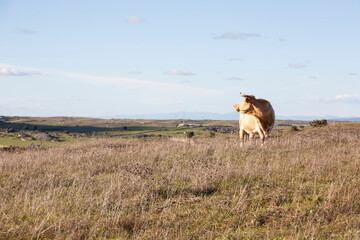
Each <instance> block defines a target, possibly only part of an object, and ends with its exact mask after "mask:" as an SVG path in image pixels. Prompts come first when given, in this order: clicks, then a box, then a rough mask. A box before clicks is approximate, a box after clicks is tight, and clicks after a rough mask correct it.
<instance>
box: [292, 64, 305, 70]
mask: <svg viewBox="0 0 360 240" xmlns="http://www.w3.org/2000/svg"><path fill="white" fill-rule="evenodd" d="M305 67H306V65H305V64H302V63H289V68H292V69H299V68H305Z"/></svg>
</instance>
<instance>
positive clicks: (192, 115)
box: [104, 112, 360, 122]
mask: <svg viewBox="0 0 360 240" xmlns="http://www.w3.org/2000/svg"><path fill="white" fill-rule="evenodd" d="M104 118H115V119H116V118H120V119H158V120H166V119H192V120H204V119H211V120H238V119H239V113H237V112H232V113H223V114H222V113H211V112H172V113H155V114H137V115H126V114H123V115H116V116H111V117H104ZM276 119H277V120H302V121H312V120H316V119H326V120H329V121H350V122H360V117H349V118H343V117H337V116H325V117H320V116H281V115H277V116H276Z"/></svg>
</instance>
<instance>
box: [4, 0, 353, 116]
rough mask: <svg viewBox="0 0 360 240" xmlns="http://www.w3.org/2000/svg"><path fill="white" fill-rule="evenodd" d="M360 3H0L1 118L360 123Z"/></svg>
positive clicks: (8, 0)
mask: <svg viewBox="0 0 360 240" xmlns="http://www.w3.org/2000/svg"><path fill="white" fill-rule="evenodd" d="M359 13H360V1H355V0H354V1H347V0H345V1H340V0H339V1H330V0H327V1H306V0H305V1H239V0H237V1H235V0H233V1H230V0H223V1H209V0H208V1H188V0H185V1H145V0H143V1H136V0H134V1H110V0H104V1H89V0H88V1H82V0H77V1H67V0H66V1H48V0H47V1H45V0H43V1H39V0H32V1H25V0H23V1H20V0H0V84H1V94H0V115H31V116H91V117H94V116H95V117H96V116H115V115H119V114H147V113H166V112H180V111H187V112H214V113H229V112H232V111H233V109H232V106H233V104H235V103H236V102H238V101H240V100H241V98H240V96H239V92H240V91H242V92H244V93H246V94H254V95H255V96H256V97H259V98H265V99H268V100H269V101H270V102H271V103H272V104H273V107H274V109H275V112H276V114H277V115H285V116H294V115H303V116H311V115H316V116H328V115H334V116H360V31H359V26H360V14H359Z"/></svg>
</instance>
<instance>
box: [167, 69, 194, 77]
mask: <svg viewBox="0 0 360 240" xmlns="http://www.w3.org/2000/svg"><path fill="white" fill-rule="evenodd" d="M163 74H165V75H179V76H192V75H195V73H192V72H189V71H182V70H176V69H174V70H170V71H167V72H164V73H163Z"/></svg>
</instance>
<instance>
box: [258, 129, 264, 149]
mask: <svg viewBox="0 0 360 240" xmlns="http://www.w3.org/2000/svg"><path fill="white" fill-rule="evenodd" d="M259 135H260V140H261V145H264V141H265V134H264V132H263V131H261V129H260V131H259Z"/></svg>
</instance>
